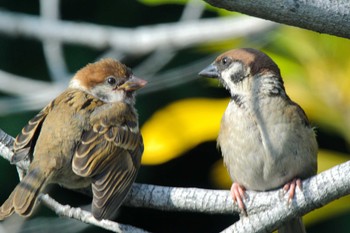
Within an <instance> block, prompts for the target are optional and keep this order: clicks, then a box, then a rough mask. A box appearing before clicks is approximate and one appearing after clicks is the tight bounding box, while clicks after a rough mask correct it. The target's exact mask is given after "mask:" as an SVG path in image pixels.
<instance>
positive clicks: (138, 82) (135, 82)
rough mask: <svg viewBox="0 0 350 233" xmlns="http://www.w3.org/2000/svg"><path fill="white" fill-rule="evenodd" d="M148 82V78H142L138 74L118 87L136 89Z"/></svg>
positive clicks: (126, 89) (129, 89)
mask: <svg viewBox="0 0 350 233" xmlns="http://www.w3.org/2000/svg"><path fill="white" fill-rule="evenodd" d="M146 84H147V81H146V80H143V79H140V78H138V77H136V76H134V75H133V76H131V79H129V80H128V81H126V82H125V83H124V84H123V85H121V86H119V88H118V89H122V90H125V91H136V90H138V89H140V88H142V87H144V86H145V85H146Z"/></svg>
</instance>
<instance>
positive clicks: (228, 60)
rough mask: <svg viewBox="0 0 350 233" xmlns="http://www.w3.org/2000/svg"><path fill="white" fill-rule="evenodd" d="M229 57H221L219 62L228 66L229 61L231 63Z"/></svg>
mask: <svg viewBox="0 0 350 233" xmlns="http://www.w3.org/2000/svg"><path fill="white" fill-rule="evenodd" d="M231 61H232V60H231V59H230V58H228V57H224V58H222V59H221V63H222V64H223V65H224V66H228V65H229V64H230V63H231Z"/></svg>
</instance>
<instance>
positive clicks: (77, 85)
mask: <svg viewBox="0 0 350 233" xmlns="http://www.w3.org/2000/svg"><path fill="white" fill-rule="evenodd" d="M69 88H74V89H78V90H83V91H85V90H86V88H83V87H82V85H81V82H80V81H79V79H76V78H73V79H72V80H71V81H70V82H69Z"/></svg>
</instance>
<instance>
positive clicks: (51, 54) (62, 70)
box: [40, 0, 69, 82]
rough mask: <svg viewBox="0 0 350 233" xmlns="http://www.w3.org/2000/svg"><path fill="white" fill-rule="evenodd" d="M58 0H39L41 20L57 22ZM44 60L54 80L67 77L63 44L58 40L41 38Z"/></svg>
mask: <svg viewBox="0 0 350 233" xmlns="http://www.w3.org/2000/svg"><path fill="white" fill-rule="evenodd" d="M59 5H60V1H59V0H49V1H47V0H40V14H41V17H42V19H43V20H47V21H52V22H57V21H59V17H60V15H59V14H60V8H59ZM43 49H44V55H45V58H46V59H45V60H46V62H47V66H48V68H49V71H50V74H51V77H52V78H53V80H54V81H55V82H60V81H61V80H62V79H68V78H69V74H68V71H67V67H66V63H65V61H64V56H63V46H62V43H61V42H60V41H59V40H55V39H53V38H48V39H45V40H43Z"/></svg>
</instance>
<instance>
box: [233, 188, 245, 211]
mask: <svg viewBox="0 0 350 233" xmlns="http://www.w3.org/2000/svg"><path fill="white" fill-rule="evenodd" d="M231 196H232V199H233V201H234V202H235V203H237V205H238V207H239V208H240V209H241V210H242V211H243V213H244V215H245V216H247V212H246V210H245V206H244V203H243V199H245V198H246V194H245V188H244V187H243V186H241V185H239V184H238V183H236V182H234V183H233V184H232V186H231Z"/></svg>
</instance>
